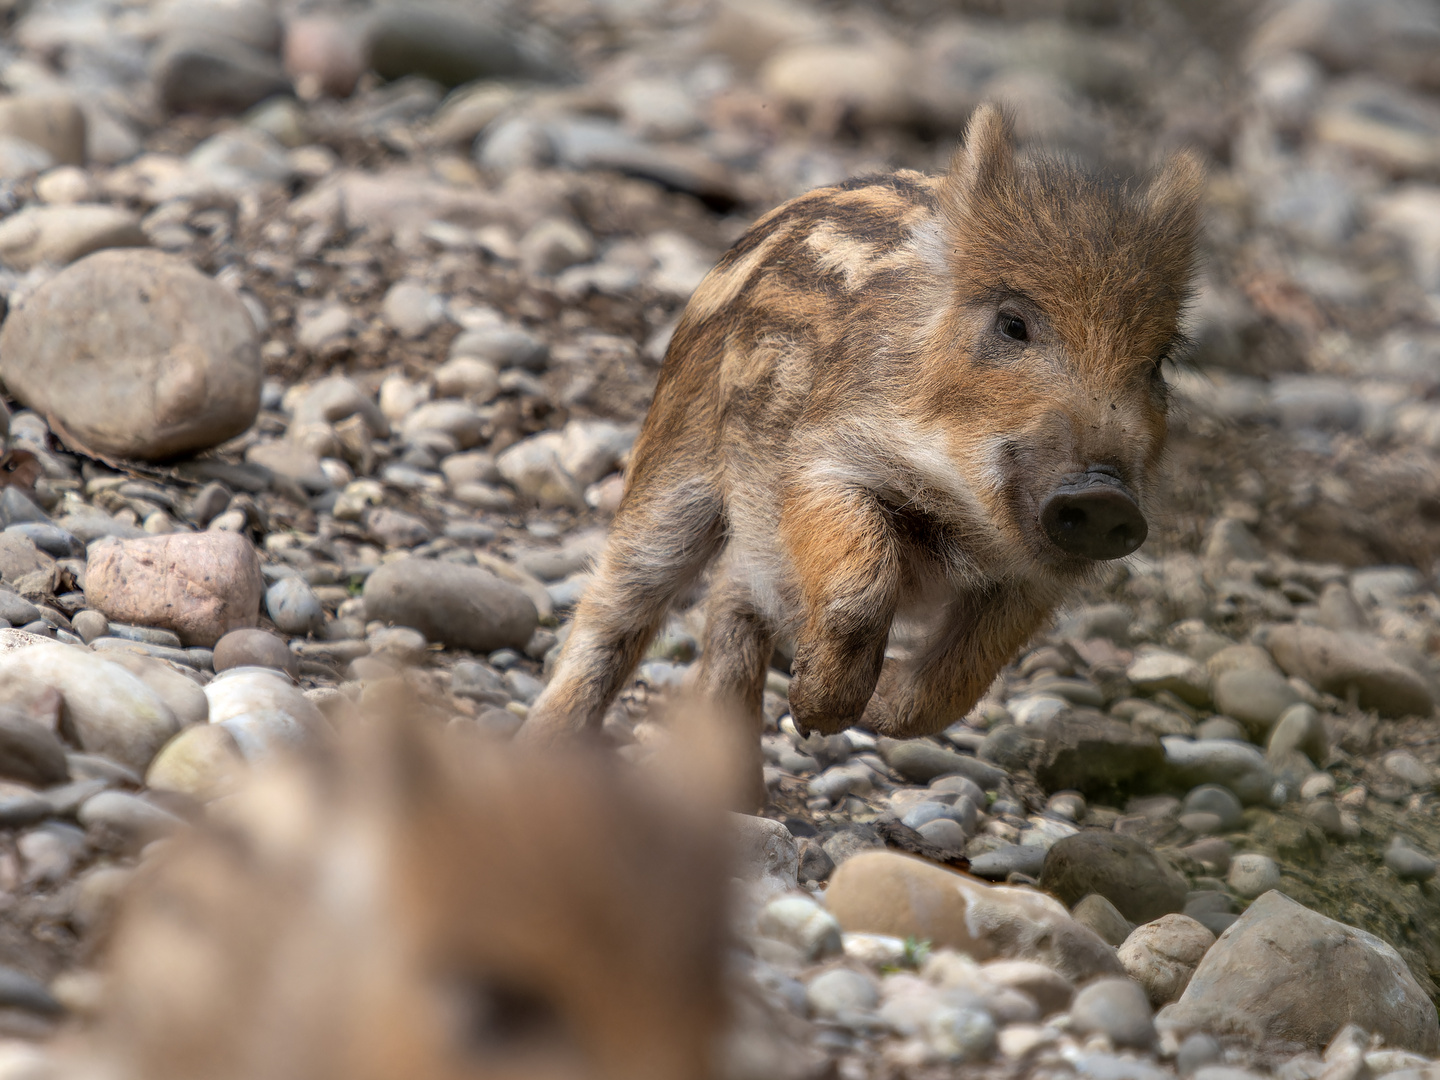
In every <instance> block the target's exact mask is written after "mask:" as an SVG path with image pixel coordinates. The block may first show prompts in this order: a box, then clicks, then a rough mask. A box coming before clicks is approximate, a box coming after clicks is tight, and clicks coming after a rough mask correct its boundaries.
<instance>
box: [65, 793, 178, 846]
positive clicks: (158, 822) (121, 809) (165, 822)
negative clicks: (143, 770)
mask: <svg viewBox="0 0 1440 1080" xmlns="http://www.w3.org/2000/svg"><path fill="white" fill-rule="evenodd" d="M79 818H80V824H81V825H83V826H85V828H87V829H89V830H91V831H96V830H100V831H108V832H111V833H113V834H115V835H117V836H118V837H119V838H120V839H121V840H122V841H123V843H124V844H125V847H126V850H128V851H132V852H134V851H139V850H140V849H141V848H142V847H144V846H145V845H146V844H148V843H150V841H152V840H159V839H162V838H163V837H166V836H170V835H171V834H173V833H174V832H176V831H177V830H179V829H181V828H183V827H184V825H185V822H184V820H183V819H181V818H179V817H176V816H175V815H174V814H172V813H170V812H169V811H168V810H162V809H161V808H160V807H158V806H156V805H155V804H154V803H151V802H148V801H146V800H145V799H142V798H141V797H140V796H138V795H131V794H128V793H127V792H123V791H102V792H100V794H98V795H95V796H94V797H92V798H89V799H86V800H85V802H84V803H83V804H82V805H81V807H80V813H79Z"/></svg>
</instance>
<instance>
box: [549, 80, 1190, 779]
mask: <svg viewBox="0 0 1440 1080" xmlns="http://www.w3.org/2000/svg"><path fill="white" fill-rule="evenodd" d="M1201 187H1202V177H1201V171H1200V167H1199V165H1198V164H1197V163H1196V161H1195V160H1194V159H1193V158H1191V157H1189V156H1187V155H1179V156H1177V157H1175V158H1173V159H1171V161H1170V162H1169V163H1168V164H1167V165H1166V166H1165V168H1164V169H1163V171H1162V172H1161V173H1160V174H1159V176H1158V177H1157V178H1156V179H1155V181H1154V182H1153V183H1152V184H1151V185H1150V186H1149V187H1148V188H1144V189H1141V190H1133V189H1130V188H1128V187H1126V186H1124V185H1122V184H1120V183H1116V182H1107V181H1104V180H1101V179H1097V178H1094V177H1090V176H1087V175H1085V174H1083V173H1081V172H1079V171H1078V170H1077V169H1076V168H1074V167H1072V166H1070V165H1069V164H1067V163H1064V162H1062V161H1057V160H1047V159H1037V160H1029V161H1021V160H1019V159H1017V157H1016V155H1015V152H1014V149H1013V145H1012V139H1011V133H1010V126H1009V124H1008V122H1007V121H1006V119H1005V118H1004V116H1003V115H1002V114H1001V113H1000V111H999V110H998V109H996V108H994V107H993V106H983V107H982V108H980V109H979V110H977V112H976V113H975V116H974V118H973V119H972V121H971V124H970V127H969V130H968V132H967V135H966V140H965V146H964V149H963V150H961V151H959V152H957V154H956V155H955V158H954V161H953V162H952V164H951V167H950V170H949V172H948V173H947V174H946V175H944V176H941V177H926V176H922V175H920V174H919V173H913V172H901V173H897V174H895V175H893V176H878V177H869V178H862V179H858V180H850V181H846V182H845V183H843V184H839V185H837V186H835V187H830V188H822V189H820V190H818V191H813V192H811V193H810V194H808V195H803V196H801V197H800V198H798V199H795V200H793V201H791V202H789V203H786V204H785V205H784V206H781V207H779V208H778V209H776V210H774V211H772V212H771V213H769V214H767V215H766V216H764V217H763V218H761V219H760V220H759V221H758V222H757V223H756V224H755V226H754V227H753V228H752V229H751V230H750V231H749V232H748V233H746V235H745V236H744V237H742V238H741V240H740V241H739V242H738V243H737V244H736V245H735V247H733V248H732V249H731V250H730V252H729V253H728V254H727V255H726V256H725V257H724V258H723V259H722V260H721V262H720V264H719V265H718V266H717V267H716V268H715V269H714V270H712V271H711V272H710V274H709V276H708V277H707V278H706V279H705V280H704V281H703V282H702V283H701V285H700V287H699V288H698V289H697V290H696V291H695V294H694V295H693V296H692V297H691V299H690V302H689V305H688V306H687V307H686V309H685V313H684V315H683V317H682V318H681V320H680V323H679V325H678V327H677V328H676V330H675V334H674V337H673V338H672V340H671V343H670V347H669V351H668V353H667V355H666V358H665V363H664V366H663V368H662V370H661V373H660V381H659V385H658V386H657V388H656V391H655V400H654V403H653V404H652V406H651V408H650V413H649V416H648V417H647V418H646V421H645V425H644V428H643V430H642V431H641V433H640V438H639V441H638V442H637V443H636V445H635V449H634V452H633V454H632V456H631V460H630V467H629V472H628V474H627V477H626V485H627V486H626V492H625V496H624V499H623V501H622V502H621V505H620V509H619V512H618V514H617V516H616V518H615V522H614V525H613V527H612V529H611V532H610V539H609V545H608V547H607V549H606V551H605V554H604V557H603V559H602V561H601V564H600V568H599V572H598V573H597V575H596V580H595V582H594V584H593V585H592V586H591V588H590V590H589V592H588V594H587V595H586V597H585V599H584V601H583V602H582V604H581V605H580V608H579V611H578V613H577V615H576V619H575V624H574V628H573V631H572V632H571V634H570V636H569V638H568V640H567V641H566V643H565V646H564V650H563V652H562V653H561V656H560V659H559V662H558V664H557V666H556V669H555V675H554V678H553V679H552V680H551V682H550V685H549V687H548V688H547V689H546V690H545V692H544V694H543V695H542V696H541V697H540V699H539V700H538V701H537V702H536V704H535V706H534V708H533V709H532V710H531V715H530V719H529V720H528V721H527V723H526V725H525V728H523V729H522V731H521V736H522V738H523V739H524V740H527V741H532V742H539V743H553V742H557V741H563V740H565V739H567V738H572V737H574V736H576V735H579V734H583V733H586V732H593V731H595V730H597V729H598V728H599V726H600V724H601V722H602V720H603V717H604V714H605V710H606V708H607V706H608V705H609V704H610V702H611V701H612V700H613V699H614V697H615V695H616V693H617V692H618V691H619V690H620V688H621V687H622V686H623V685H624V684H625V681H626V680H627V679H628V678H629V677H630V674H631V672H632V671H633V670H634V668H635V666H636V664H637V663H638V662H639V660H640V658H641V657H642V656H643V655H644V651H645V647H646V645H647V643H648V642H649V640H650V639H651V638H652V637H653V636H654V634H655V632H656V629H657V628H658V626H659V625H660V623H661V621H662V619H663V618H664V617H665V614H666V611H667V610H668V608H669V606H670V604H671V602H672V601H673V600H674V599H675V598H676V596H678V595H679V594H680V593H681V592H682V591H683V590H684V589H686V588H687V587H688V586H689V585H690V584H692V583H693V582H694V581H695V580H696V579H697V578H698V577H699V575H700V574H701V573H702V572H704V571H705V570H706V569H707V568H710V569H711V573H712V575H713V578H712V582H711V585H710V590H709V607H708V611H707V617H706V640H705V644H704V648H703V650H702V653H701V657H700V660H699V663H698V665H697V668H698V673H697V679H696V684H697V687H698V688H699V689H700V690H701V692H702V693H705V694H707V695H709V696H710V697H712V698H713V699H716V700H718V701H722V702H724V703H725V705H726V707H727V708H733V709H735V710H737V711H739V712H741V713H743V714H744V715H745V716H746V717H748V718H749V722H750V725H751V728H752V731H758V726H759V722H760V705H761V696H762V693H763V689H764V683H765V673H766V669H767V667H768V665H769V662H770V658H771V655H772V649H773V647H774V645H775V642H776V641H777V640H788V641H790V642H793V643H794V646H795V652H794V664H793V681H792V682H791V684H790V709H791V713H792V715H793V716H794V718H795V723H796V725H797V726H798V727H799V728H800V730H801V731H802V732H803V731H807V730H818V731H824V732H834V731H839V730H841V729H844V728H846V727H849V726H851V725H854V724H862V723H863V724H864V725H865V726H867V727H869V728H871V729H872V730H874V731H877V732H881V733H884V734H887V735H894V736H900V737H909V736H917V735H924V734H929V733H933V732H936V731H939V730H941V729H943V728H945V727H946V726H948V725H949V724H950V723H952V722H954V721H955V720H958V719H959V718H960V717H962V716H963V715H964V714H965V713H966V712H967V711H968V710H969V709H970V708H971V706H972V705H973V704H974V703H975V701H976V700H977V699H978V698H979V697H980V696H981V695H982V694H983V693H984V692H985V690H986V688H987V687H988V686H989V685H990V683H991V682H992V681H993V679H994V678H995V675H996V673H997V672H998V671H999V670H1000V668H1001V667H1002V666H1003V665H1004V664H1005V663H1006V662H1007V661H1008V660H1009V659H1010V657H1011V656H1012V655H1013V654H1014V653H1015V651H1016V650H1017V649H1018V648H1020V646H1022V645H1023V644H1024V643H1025V641H1026V640H1027V639H1028V638H1029V637H1030V636H1031V635H1032V634H1033V633H1034V632H1035V631H1036V630H1037V629H1038V628H1039V627H1040V626H1041V624H1042V623H1043V622H1044V620H1045V619H1047V618H1048V617H1049V615H1050V613H1051V611H1053V610H1054V608H1055V607H1056V605H1057V604H1058V603H1060V602H1061V601H1062V600H1063V599H1064V598H1065V597H1066V596H1067V594H1068V593H1069V592H1070V591H1071V590H1072V589H1073V588H1074V586H1076V585H1077V584H1079V583H1080V582H1081V581H1083V580H1084V579H1085V577H1086V575H1087V574H1089V573H1090V572H1091V571H1092V570H1093V568H1094V567H1095V565H1096V563H1097V561H1099V560H1106V559H1116V558H1120V557H1122V556H1125V555H1129V554H1131V553H1132V552H1133V551H1135V550H1136V549H1137V548H1138V547H1139V545H1140V544H1141V542H1142V541H1143V540H1144V539H1145V536H1146V532H1147V525H1146V520H1145V515H1144V512H1143V510H1142V507H1143V506H1144V505H1145V504H1146V503H1147V502H1149V501H1150V500H1152V499H1153V497H1154V490H1153V489H1154V486H1155V477H1156V472H1157V466H1158V464H1159V462H1160V459H1161V455H1162V451H1163V447H1164V442H1165V435H1166V422H1165V413H1166V388H1165V382H1164V378H1163V375H1162V371H1161V366H1162V364H1163V362H1164V361H1165V359H1166V358H1167V357H1168V356H1170V355H1171V354H1172V352H1174V351H1175V350H1176V349H1177V348H1178V347H1179V345H1180V341H1181V339H1180V333H1179V326H1178V321H1179V318H1180V314H1181V310H1182V307H1183V305H1184V302H1185V300H1186V297H1187V295H1188V293H1189V289H1190V279H1191V274H1192V264H1193V262H1194V255H1195V246H1196V235H1197V232H1198V228H1199V212H1198V200H1199V196H1200V189H1201ZM887 650H888V653H889V657H888V658H887ZM755 761H756V762H757V767H756V768H755V769H754V770H753V772H754V773H755V778H756V779H757V780H758V775H759V769H758V758H756V759H755Z"/></svg>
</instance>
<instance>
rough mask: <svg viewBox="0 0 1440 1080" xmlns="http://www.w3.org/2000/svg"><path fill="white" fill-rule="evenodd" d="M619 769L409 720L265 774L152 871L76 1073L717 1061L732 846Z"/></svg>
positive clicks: (466, 1072) (442, 1069) (337, 1072)
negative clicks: (318, 758) (322, 757)
mask: <svg viewBox="0 0 1440 1080" xmlns="http://www.w3.org/2000/svg"><path fill="white" fill-rule="evenodd" d="M624 769H627V767H625V766H623V765H622V764H621V763H620V762H617V761H615V760H614V759H602V758H601V757H600V755H599V754H593V755H586V754H580V753H573V754H572V753H560V754H546V755H545V756H544V758H543V759H542V758H540V757H539V756H534V755H526V754H524V753H516V752H515V751H514V750H512V749H510V748H507V747H504V746H499V745H495V744H491V743H488V742H483V741H481V740H480V739H479V738H478V737H475V736H464V735H457V734H456V733H455V732H453V731H449V732H444V731H442V730H441V729H439V728H438V727H437V728H436V730H435V731H428V730H422V728H421V727H420V726H419V725H418V722H414V721H412V722H411V723H410V724H409V725H407V726H402V725H401V724H399V723H396V722H385V723H379V724H375V725H373V726H371V727H369V728H368V729H367V730H363V731H361V732H359V733H358V734H353V733H352V735H349V736H347V737H345V738H344V739H342V740H341V747H340V752H339V753H338V755H336V756H335V757H334V758H333V759H327V760H326V761H325V762H324V763H321V764H317V763H314V762H310V763H300V762H290V763H288V764H286V765H284V766H283V767H276V768H271V769H268V770H263V771H262V772H260V773H259V774H258V775H257V776H256V777H255V778H254V779H253V780H252V781H250V782H249V783H248V784H247V785H246V786H245V787H244V788H243V789H242V790H241V791H240V792H239V793H238V794H237V795H234V796H231V797H229V798H227V799H222V800H221V801H219V802H217V803H214V804H212V805H211V807H210V812H209V817H210V820H211V821H212V822H213V823H214V824H213V826H210V827H206V828H203V829H201V830H197V832H196V833H195V834H194V835H191V836H186V837H182V838H179V839H176V840H174V841H170V842H168V843H169V844H170V845H171V846H170V849H169V850H166V851H163V852H160V853H157V854H156V855H155V856H154V857H152V858H148V859H147V860H146V862H145V864H144V865H143V866H142V868H141V871H140V878H139V881H138V882H137V886H136V887H135V888H134V889H133V891H132V892H131V894H130V895H129V896H128V899H127V900H126V901H125V902H124V903H123V906H122V907H121V909H120V910H119V912H118V914H117V917H116V921H115V924H114V927H113V931H112V936H111V939H110V941H109V946H108V956H109V965H108V968H107V969H106V976H105V977H106V1000H105V1004H104V1007H103V1008H102V1010H101V1013H100V1017H99V1019H98V1022H97V1025H96V1028H95V1030H93V1031H92V1032H91V1033H89V1034H88V1035H87V1037H86V1039H87V1041H86V1054H87V1056H88V1058H89V1066H88V1067H87V1069H86V1070H84V1071H83V1075H84V1076H86V1077H95V1078H97V1080H98V1078H100V1077H105V1078H108V1080H182V1078H184V1080H201V1078H203V1080H400V1078H405V1080H469V1078H475V1080H482V1078H484V1080H490V1078H497V1080H498V1078H507V1080H510V1078H513V1080H707V1078H709V1077H710V1076H711V1075H712V1073H711V1060H712V1055H713V1051H714V1046H713V1043H714V1040H715V1037H716V1035H717V1032H718V1031H719V1029H720V1028H721V1027H722V1026H723V1024H724V1010H723V1007H722V1003H721V981H722V980H721V974H722V973H721V959H722V953H723V947H724V940H723V938H724V934H723V930H724V917H723V910H722V909H723V904H724V897H725V893H726V888H725V884H726V881H727V879H728V869H729V868H728V865H727V861H726V859H725V857H724V854H725V848H724V845H723V844H722V843H720V842H718V841H719V836H718V833H716V832H714V831H713V830H714V829H715V827H716V822H715V821H714V820H713V819H711V818H709V817H707V816H705V815H704V814H703V813H699V812H693V811H687V810H686V809H685V808H684V807H682V806H679V805H674V804H673V803H672V801H671V800H667V799H664V798H662V797H659V795H658V793H657V791H656V790H655V789H654V788H653V786H652V785H649V784H648V783H646V782H644V781H643V780H641V779H640V778H638V777H636V776H634V775H628V774H627V773H626V772H624V771H622V770H624ZM629 772H631V773H633V770H629ZM65 1075H66V1076H67V1077H68V1076H71V1075H74V1076H76V1077H79V1076H80V1075H82V1072H76V1073H74V1074H71V1073H66V1074H65Z"/></svg>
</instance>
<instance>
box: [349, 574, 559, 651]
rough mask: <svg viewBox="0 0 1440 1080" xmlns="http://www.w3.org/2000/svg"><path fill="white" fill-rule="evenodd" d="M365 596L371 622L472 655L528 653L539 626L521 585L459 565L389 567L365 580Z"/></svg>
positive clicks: (367, 612) (366, 608)
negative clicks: (410, 630)
mask: <svg viewBox="0 0 1440 1080" xmlns="http://www.w3.org/2000/svg"><path fill="white" fill-rule="evenodd" d="M364 596H365V611H366V615H367V616H368V617H369V618H371V619H379V620H381V621H382V622H389V623H393V624H395V625H398V626H409V627H413V628H414V629H416V630H418V631H420V632H421V633H422V634H424V635H425V637H426V638H427V639H428V640H430V641H440V642H443V643H444V644H445V645H447V646H450V647H452V648H460V649H469V650H471V651H472V652H482V653H488V652H492V651H494V650H495V649H500V648H504V647H506V646H509V647H511V648H516V649H520V648H524V647H525V644H526V643H527V642H528V641H529V640H530V635H531V634H532V633H534V631H535V627H536V626H537V625H538V622H539V615H538V613H537V611H536V609H535V605H534V603H533V602H532V601H531V600H530V598H529V597H528V596H527V595H526V594H525V593H524V592H522V591H521V590H520V589H518V588H517V587H516V586H514V585H511V584H510V583H509V582H506V581H501V580H500V579H499V578H498V577H496V576H495V575H493V574H491V573H489V572H487V571H485V570H481V569H479V568H478V567H473V566H462V565H459V564H457V563H442V562H434V561H431V560H428V559H401V560H399V561H397V562H391V563H386V564H385V565H384V566H382V567H380V569H378V570H376V571H375V572H374V573H373V574H371V575H370V576H369V577H368V578H367V579H366V581H365V592H364Z"/></svg>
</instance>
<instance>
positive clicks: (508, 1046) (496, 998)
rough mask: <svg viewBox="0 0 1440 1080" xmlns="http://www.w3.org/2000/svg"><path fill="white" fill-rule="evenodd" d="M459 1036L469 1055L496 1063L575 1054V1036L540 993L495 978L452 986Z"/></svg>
mask: <svg viewBox="0 0 1440 1080" xmlns="http://www.w3.org/2000/svg"><path fill="white" fill-rule="evenodd" d="M453 993H454V997H455V1003H456V1005H457V1006H458V1008H457V1013H458V1015H457V1021H458V1028H459V1030H458V1032H457V1034H458V1035H459V1038H460V1041H461V1043H462V1045H463V1047H464V1049H465V1051H466V1053H467V1054H470V1055H472V1056H474V1057H476V1058H482V1059H492V1058H494V1059H499V1058H505V1057H511V1056H518V1055H531V1054H535V1053H553V1052H555V1051H561V1052H567V1051H571V1050H573V1049H574V1038H573V1032H572V1031H571V1030H570V1028H569V1025H568V1024H567V1023H566V1022H565V1018H564V1017H563V1016H562V1015H561V1013H560V1010H559V1008H558V1007H557V1006H556V1005H555V1003H554V1002H552V1001H551V1000H550V999H549V998H548V997H546V996H545V995H544V994H541V993H538V992H537V991H535V990H533V989H531V988H529V987H527V986H521V985H518V984H516V983H512V982H507V981H504V980H500V979H494V978H484V977H481V978H467V979H463V980H459V981H457V982H456V983H455V984H454V987H453Z"/></svg>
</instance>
